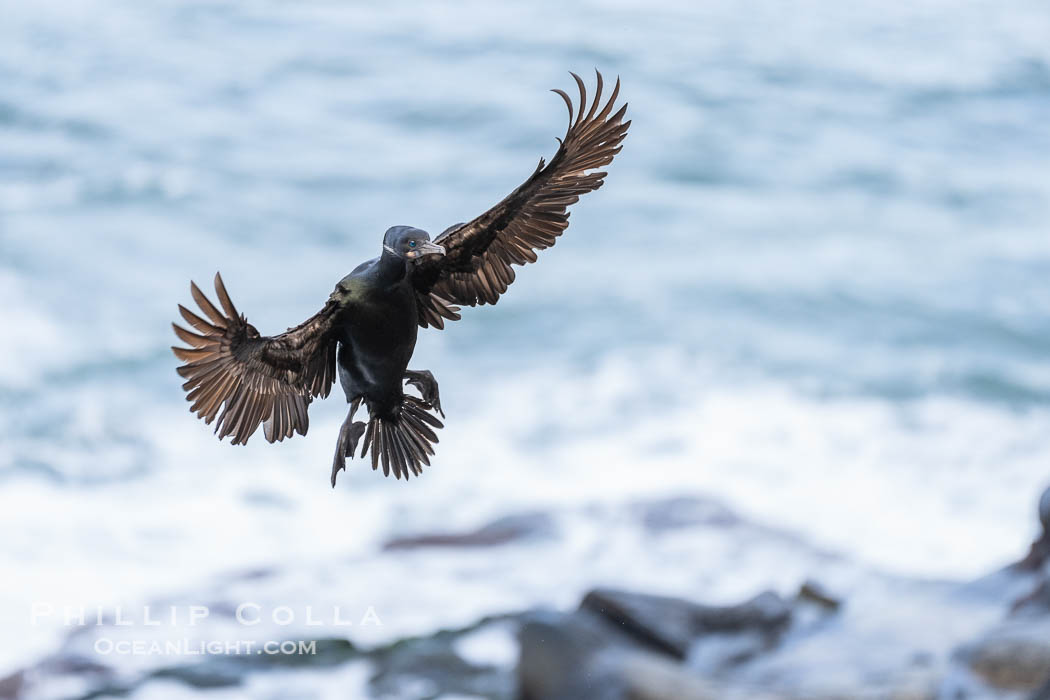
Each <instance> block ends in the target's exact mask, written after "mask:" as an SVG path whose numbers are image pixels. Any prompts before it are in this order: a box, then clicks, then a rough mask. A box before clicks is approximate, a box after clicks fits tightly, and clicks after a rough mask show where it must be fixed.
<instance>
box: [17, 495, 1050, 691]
mask: <svg viewBox="0 0 1050 700" xmlns="http://www.w3.org/2000/svg"><path fill="white" fill-rule="evenodd" d="M643 516H644V517H646V518H649V519H650V520H652V521H653V522H652V523H650V524H651V525H652V526H653V527H656V528H659V527H688V526H689V525H690V524H691V523H692V524H695V521H697V519H699V520H701V521H704V522H707V523H708V524H711V523H712V522H720V523H722V524H730V523H735V522H736V520H735V516H733V515H732V514H731V513H729V512H728V511H724V510H720V509H718V508H712V507H710V505H709V504H708V505H704V506H702V507H698V506H697V504H695V503H694V504H693V505H692V506H687V505H684V504H683V503H682V502H677V505H675V504H672V503H664V504H663V506H662V507H659V508H650V509H644V512H643ZM1039 517H1040V520H1041V523H1042V526H1043V532H1042V534H1041V535H1040V536H1039V537H1038V538H1037V539H1036V540H1035V541H1034V542H1033V543H1032V545H1031V548H1030V550H1029V553H1028V555H1027V556H1026V557H1024V558H1023V559H1022V560H1021V561H1019V562H1017V563H1016V564H1014V565H1011V566H1008V567H1006V568H1004V569H1002V570H1000V571H997V572H994V573H992V574H989V575H988V576H985V577H983V578H981V579H978V580H976V581H972V582H968V583H962V584H960V583H945V582H922V581H914V580H908V579H903V578H892V577H888V576H881V577H879V578H878V580H869V581H867V582H866V585H865V587H864V589H863V590H860V591H859V592H856V593H853V594H841V593H838V592H836V591H834V590H831V589H829V588H827V587H825V586H824V585H822V584H821V583H819V582H817V581H812V580H808V581H805V582H803V583H802V585H801V586H800V587H799V588H798V590H797V592H795V593H794V594H793V595H787V596H786V595H783V594H779V593H777V592H774V591H766V592H762V593H759V594H758V595H755V596H753V597H751V598H750V599H748V600H745V601H743V602H740V603H738V604H729V605H709V604H702V603H699V602H696V601H692V600H687V599H684V598H681V597H674V596H667V595H655V594H650V593H644V592H637V591H630V590H621V589H617V588H609V587H601V588H595V589H593V590H591V591H589V592H588V593H586V595H585V596H583V598H582V600H581V601H580V603H579V605H578V607H577V608H575V609H573V610H552V609H530V610H526V611H519V612H513V613H508V614H504V615H494V616H488V617H485V618H483V619H480V620H478V621H477V622H476V623H474V624H471V625H468V626H465V627H461V628H456V629H447V630H442V631H438V632H436V633H433V634H428V635H425V636H419V637H411V638H406V639H400V640H397V641H395V642H393V643H390V644H385V645H380V646H375V647H371V648H361V647H358V646H356V645H355V644H353V643H352V642H351V641H348V640H347V639H345V638H334V637H321V638H317V639H314V640H313V641H315V642H316V650H317V651H316V653H315V654H311V655H302V656H281V657H259V656H251V655H235V654H234V655H216V656H205V657H201V658H200V660H193V661H190V662H183V661H182V660H180V662H179V663H175V664H171V665H160V666H153V667H148V666H146V667H142V668H137V669H134V670H128V669H126V668H120V669H118V668H115V667H111V666H108V665H106V663H105V662H104V661H102V660H100V659H99V658H96V657H93V656H92V655H91V654H90V653H85V651H84V649H85V644H84V639H82V638H83V637H84V636H85V635H87V636H90V635H91V634H92V631H91V629H90V628H84V629H80V630H77V631H75V632H74V633H72V634H71V635H70V636H69V639H68V640H67V643H66V644H65V645H64V646H63V648H62V649H60V650H59V651H57V652H56V653H55V654H53V655H51V656H49V657H48V658H45V659H42V660H40V661H39V662H38V663H36V664H34V665H32V666H29V667H27V668H25V669H22V670H20V671H17V672H16V673H13V674H11V675H9V676H7V677H6V678H3V679H0V699H2V700H25V699H26V698H60V697H61V698H79V699H80V700H88V699H90V698H104V697H138V693H139V692H140V691H141V690H142V689H144V688H146V687H148V686H150V685H151V684H155V683H157V682H160V681H163V682H167V683H175V684H177V685H178V686H180V687H182V688H183V689H185V690H187V691H200V692H202V693H204V692H207V691H212V690H222V689H230V690H231V691H234V692H235V693H236V692H238V689H243V688H244V687H245V685H246V683H249V682H250V681H251V679H253V678H259V677H262V678H266V677H267V675H268V674H269V675H270V676H272V675H273V674H275V673H283V674H293V675H294V674H299V675H302V676H304V677H305V674H307V673H309V674H313V675H317V674H321V675H324V674H333V673H336V672H337V671H338V670H340V669H345V668H356V669H359V670H360V673H359V674H358V675H359V677H360V679H361V684H362V685H361V688H362V692H364V693H366V694H367V695H368V696H370V697H384V698H434V699H437V698H452V697H455V698H492V699H508V700H509V699H512V698H519V699H520V700H576V699H579V698H594V699H596V700H716V699H718V700H734V699H740V700H761V699H767V698H790V699H793V700H794V699H797V700H802V699H806V700H833V699H842V700H845V699H847V698H858V699H859V698H872V699H874V698H887V699H891V698H892V699H897V700H905V699H907V700H926V699H930V700H933V699H941V698H943V699H948V698H951V699H953V700H954V699H963V698H973V699H984V698H989V699H991V698H1001V699H1006V700H1050V489H1048V490H1047V492H1046V493H1045V494H1043V497H1042V498H1041V500H1040V504H1039ZM554 529H555V525H554V523H553V521H552V520H551V518H549V517H547V516H545V515H544V514H541V513H530V514H524V515H520V516H513V517H510V518H503V519H500V520H498V521H495V522H493V523H490V524H489V525H487V526H484V527H482V528H479V529H478V530H475V531H471V532H465V533H438V534H427V535H418V536H411V537H400V538H397V539H394V540H391V541H389V542H388V543H387V544H386V546H385V547H384V550H385V551H392V552H394V551H402V550H410V549H416V548H437V547H450V548H489V547H502V546H506V545H508V544H510V543H515V542H518V543H520V542H523V541H529V540H532V539H535V538H541V539H542V538H544V537H551V536H552V534H553V532H554ZM304 696H306V697H309V695H304ZM275 697H276V696H275Z"/></svg>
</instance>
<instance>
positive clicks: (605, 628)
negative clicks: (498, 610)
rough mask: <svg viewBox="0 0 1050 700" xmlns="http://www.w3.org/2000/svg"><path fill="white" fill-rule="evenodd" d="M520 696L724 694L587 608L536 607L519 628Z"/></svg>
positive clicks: (538, 699)
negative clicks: (558, 610)
mask: <svg viewBox="0 0 1050 700" xmlns="http://www.w3.org/2000/svg"><path fill="white" fill-rule="evenodd" d="M519 640H520V643H521V659H520V662H519V664H518V683H519V693H520V694H519V698H521V700H579V699H580V698H588V700H715V699H716V698H721V697H724V695H723V694H722V693H720V692H718V691H716V690H714V689H712V688H710V687H709V686H708V685H707V684H706V683H704V682H703V681H701V680H700V679H699V678H697V677H695V676H694V675H692V674H691V673H689V672H688V671H687V670H686V669H684V668H683V667H682V666H681V665H680V664H677V663H675V662H673V661H671V660H669V659H668V658H667V657H666V656H660V655H657V654H653V653H652V652H650V651H647V650H645V649H644V648H642V647H640V646H639V645H638V643H637V642H636V641H633V640H632V639H631V638H629V637H626V636H625V635H623V634H621V633H620V632H618V631H617V629H616V628H614V627H612V626H611V625H610V624H609V622H608V621H606V620H604V619H602V618H600V617H598V616H597V615H595V614H593V613H592V612H590V611H588V610H583V609H581V610H577V611H576V612H574V613H569V614H561V613H539V614H535V615H533V616H532V619H531V620H530V621H528V622H527V623H525V624H524V625H523V626H522V628H521V631H520V633H519Z"/></svg>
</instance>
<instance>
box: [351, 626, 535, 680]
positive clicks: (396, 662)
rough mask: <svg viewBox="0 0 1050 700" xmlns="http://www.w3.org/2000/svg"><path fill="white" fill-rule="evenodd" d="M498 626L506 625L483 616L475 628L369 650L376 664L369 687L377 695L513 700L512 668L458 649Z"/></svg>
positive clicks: (412, 639)
mask: <svg viewBox="0 0 1050 700" xmlns="http://www.w3.org/2000/svg"><path fill="white" fill-rule="evenodd" d="M498 624H507V623H506V622H500V621H492V620H483V621H482V622H480V623H479V624H478V625H476V626H473V627H470V628H465V629H461V630H446V631H441V632H438V633H436V634H434V635H431V636H428V637H418V638H411V639H405V640H402V641H399V642H396V643H395V644H392V645H390V646H388V647H384V648H381V649H377V650H373V651H372V652H369V654H368V656H369V658H370V659H371V660H372V663H373V668H374V672H373V675H372V678H371V680H370V681H369V686H370V688H371V690H372V691H373V693H374V694H375V696H376V697H399V698H401V697H412V698H421V699H422V698H438V697H445V696H449V695H452V696H467V697H484V698H506V699H507V700H510V699H511V698H513V697H514V689H515V684H514V674H513V669H512V668H504V667H502V666H499V665H495V664H487V663H476V662H473V661H471V660H469V659H466V658H464V657H463V654H461V653H460V650H459V649H458V647H457V643H458V642H459V641H460V640H462V639H464V638H465V637H467V636H469V635H472V634H477V633H480V632H484V631H485V629H486V628H488V627H491V626H493V625H498ZM513 626H514V627H516V624H514V625H513Z"/></svg>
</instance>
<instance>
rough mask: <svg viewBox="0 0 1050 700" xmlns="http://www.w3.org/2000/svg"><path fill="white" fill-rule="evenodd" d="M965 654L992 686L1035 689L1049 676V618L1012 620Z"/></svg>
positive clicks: (978, 674)
mask: <svg viewBox="0 0 1050 700" xmlns="http://www.w3.org/2000/svg"><path fill="white" fill-rule="evenodd" d="M962 656H963V658H964V660H965V661H966V664H967V665H968V666H969V668H970V670H971V671H972V672H973V673H974V674H975V675H976V676H978V677H979V678H980V679H981V680H982V681H983V682H984V683H986V684H987V685H988V686H990V687H991V688H994V689H997V690H1010V691H1032V690H1035V689H1037V688H1039V687H1040V685H1041V684H1042V683H1043V682H1044V681H1045V680H1046V678H1047V677H1050V617H1046V616H1043V617H1040V618H1037V619H1034V620H1009V621H1007V622H1006V623H1003V624H1002V625H1000V626H998V627H996V628H994V629H993V630H992V631H990V632H989V633H988V634H986V635H985V636H984V637H983V638H982V639H980V640H978V641H977V642H974V643H973V644H970V645H968V646H967V647H965V648H964V649H963V650H962Z"/></svg>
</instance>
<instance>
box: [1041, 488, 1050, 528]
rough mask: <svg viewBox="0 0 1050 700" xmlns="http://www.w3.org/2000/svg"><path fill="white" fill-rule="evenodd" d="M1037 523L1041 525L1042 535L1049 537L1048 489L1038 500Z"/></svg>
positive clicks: (1049, 494) (1049, 506)
mask: <svg viewBox="0 0 1050 700" xmlns="http://www.w3.org/2000/svg"><path fill="white" fill-rule="evenodd" d="M1039 522H1041V523H1042V524H1043V535H1045V536H1050V488H1047V489H1046V491H1043V495H1042V497H1041V498H1040V499H1039Z"/></svg>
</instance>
